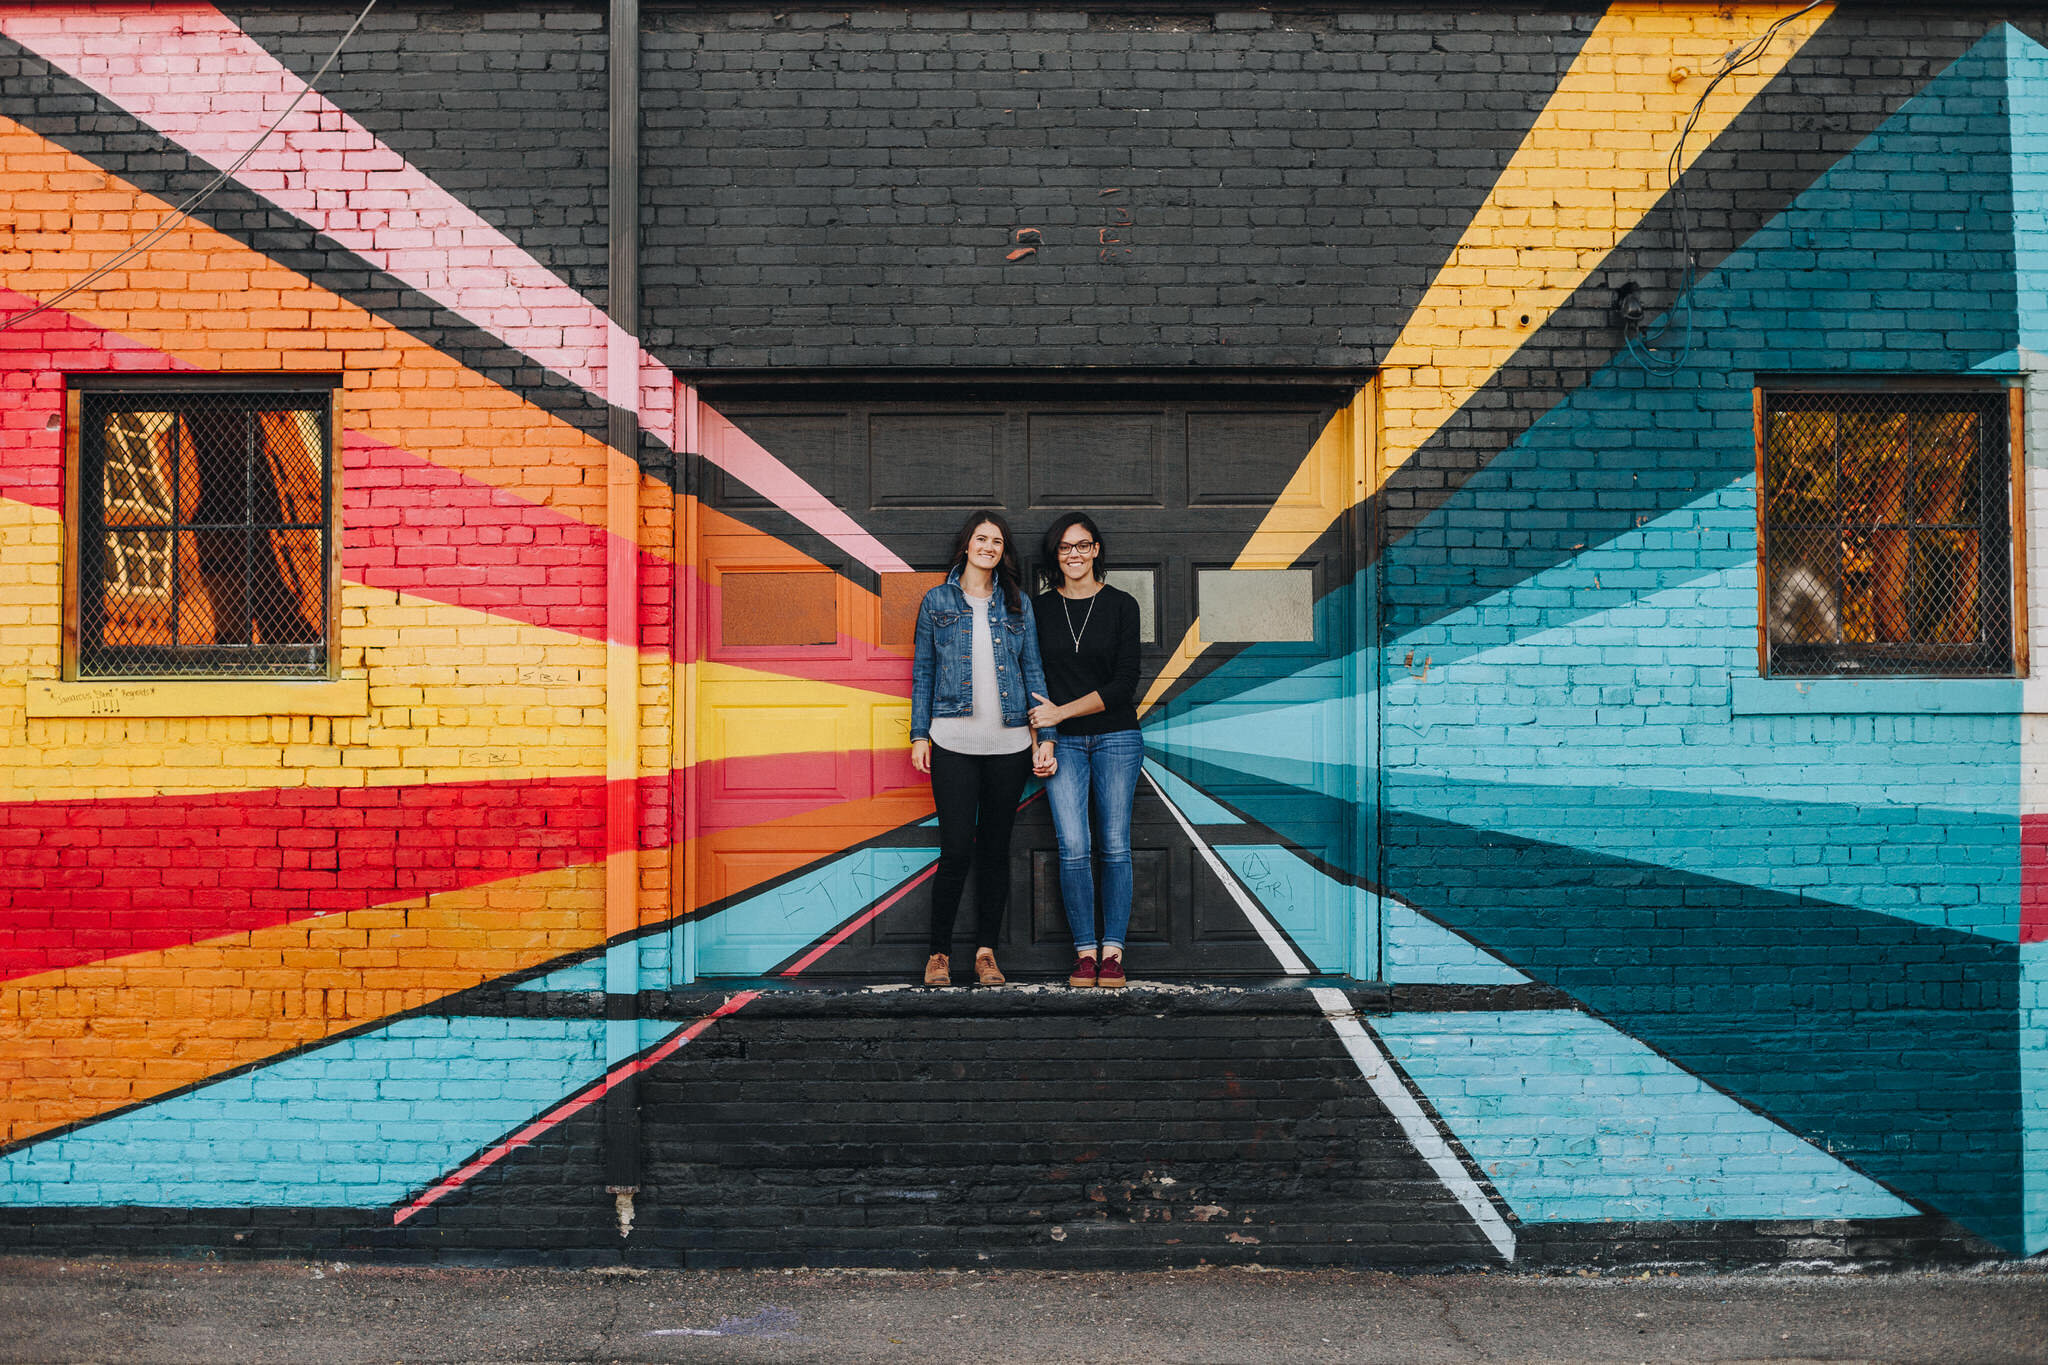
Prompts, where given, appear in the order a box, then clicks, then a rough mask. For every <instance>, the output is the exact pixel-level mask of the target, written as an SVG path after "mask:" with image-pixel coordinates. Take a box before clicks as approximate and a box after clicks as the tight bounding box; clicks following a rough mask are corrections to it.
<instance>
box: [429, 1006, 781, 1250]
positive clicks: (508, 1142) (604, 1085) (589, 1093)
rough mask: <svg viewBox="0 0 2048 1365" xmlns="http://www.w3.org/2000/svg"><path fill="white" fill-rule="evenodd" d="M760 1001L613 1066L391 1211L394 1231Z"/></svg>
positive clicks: (714, 1016) (726, 1009)
mask: <svg viewBox="0 0 2048 1365" xmlns="http://www.w3.org/2000/svg"><path fill="white" fill-rule="evenodd" d="M760 995H761V992H759V991H741V992H740V993H739V994H738V995H735V996H733V997H732V998H731V999H730V1000H727V1001H726V1002H725V1003H724V1004H722V1005H720V1006H719V1007H718V1008H717V1009H715V1010H713V1011H712V1012H711V1013H709V1014H707V1015H705V1016H704V1017H703V1018H701V1019H699V1020H697V1021H696V1022H695V1023H693V1024H691V1025H690V1026H689V1027H687V1028H683V1029H679V1030H677V1031H676V1032H674V1033H672V1034H670V1035H669V1036H668V1037H667V1038H664V1039H663V1040H662V1041H661V1042H659V1043H657V1044H655V1045H654V1046H653V1047H651V1048H649V1049H648V1050H647V1051H645V1052H643V1053H641V1054H639V1055H638V1056H636V1057H632V1058H629V1059H627V1060H626V1061H623V1062H620V1063H619V1064H618V1065H617V1066H615V1067H613V1068H612V1069H611V1070H609V1071H607V1072H605V1074H604V1075H603V1076H602V1077H600V1078H599V1079H597V1080H595V1081H592V1082H591V1083H590V1084H589V1085H587V1086H585V1087H584V1088H583V1089H581V1090H579V1091H577V1092H576V1093H575V1094H573V1095H571V1096H570V1097H569V1098H568V1099H566V1100H563V1101H562V1102H561V1103H560V1104H558V1105H556V1106H555V1107H554V1108H553V1109H550V1110H548V1112H547V1113H545V1114H542V1115H541V1116H540V1117H539V1118H537V1119H535V1120H534V1121H533V1122H531V1123H529V1124H527V1125H526V1126H525V1127H524V1128H521V1129H520V1130H519V1131H518V1132H516V1133H513V1134H512V1135H511V1136H510V1137H508V1138H505V1139H504V1140H503V1141H501V1142H498V1143H496V1144H495V1145H493V1146H491V1147H487V1148H485V1149H484V1150H483V1151H482V1152H480V1153H478V1154H477V1155H476V1156H474V1157H472V1158H470V1159H469V1160H468V1161H467V1162H465V1163H464V1164H463V1165H461V1166H458V1167H457V1168H456V1169H455V1170H453V1171H451V1172H449V1173H448V1174H447V1175H445V1176H443V1177H441V1179H439V1180H437V1181H435V1182H434V1183H433V1184H432V1185H429V1186H428V1187H427V1188H426V1189H425V1190H423V1191H422V1192H421V1193H420V1194H419V1196H418V1197H417V1198H415V1199H414V1200H413V1201H412V1202H411V1203H409V1204H405V1205H403V1206H401V1207H400V1208H398V1209H396V1210H394V1211H393V1212H392V1215H391V1222H392V1225H393V1226H394V1227H395V1226H397V1225H398V1224H400V1223H403V1222H405V1221H406V1220H407V1219H408V1218H411V1217H412V1216H413V1215H414V1214H416V1213H418V1212H420V1210H422V1209H425V1208H428V1207H430V1206H431V1205H434V1204H438V1203H439V1202H441V1200H443V1199H445V1198H446V1197H447V1196H449V1195H451V1194H453V1193H454V1192H455V1191H457V1190H459V1189H461V1188H462V1187H463V1186H464V1185H467V1184H468V1183H469V1182H470V1181H472V1180H474V1179H476V1177H477V1176H479V1175H481V1174H483V1172H485V1171H487V1170H489V1169H490V1168H491V1167H493V1166H495V1165H497V1164H498V1163H499V1162H500V1161H502V1160H504V1159H505V1158H506V1157H507V1156H510V1155H511V1154H512V1153H513V1152H516V1151H518V1150H519V1149H520V1148H521V1147H524V1146H527V1145H528V1144H530V1143H531V1142H532V1141H533V1140H534V1139H535V1138H537V1137H540V1136H541V1135H542V1134H543V1133H546V1132H547V1131H549V1130H550V1129H552V1128H556V1127H559V1126H560V1125H561V1124H562V1123H564V1122H565V1121H567V1120H569V1119H571V1118H574V1117H575V1116H576V1115H577V1114H580V1113H582V1112H583V1111H584V1110H585V1109H588V1108H589V1107H590V1106H591V1105H593V1104H595V1103H597V1102H598V1101H599V1100H600V1099H603V1098H604V1097H605V1096H606V1095H607V1094H609V1093H611V1091H612V1090H614V1089H616V1088H617V1087H618V1086H619V1084H620V1083H621V1082H623V1081H625V1080H626V1078H627V1077H629V1076H637V1075H639V1074H640V1073H641V1072H643V1071H645V1070H647V1068H649V1067H651V1066H655V1065H657V1064H658V1063H660V1062H662V1061H664V1060H666V1059H667V1058H669V1057H671V1056H673V1055H674V1054H675V1053H676V1052H677V1050H679V1049H680V1048H681V1047H682V1046H683V1045H684V1044H686V1043H688V1042H690V1041H692V1040H693V1039H695V1038H697V1037H698V1036H699V1035H700V1034H702V1033H703V1032H704V1030H706V1029H708V1028H710V1027H711V1026H712V1025H713V1024H715V1023H717V1022H718V1021H719V1020H720V1019H723V1018H725V1017H726V1016H727V1015H729V1014H737V1013H738V1012H739V1011H741V1010H743V1009H745V1008H746V1007H747V1006H748V1005H750V1004H752V1003H753V1002H754V1001H755V1000H757V999H759V998H760Z"/></svg>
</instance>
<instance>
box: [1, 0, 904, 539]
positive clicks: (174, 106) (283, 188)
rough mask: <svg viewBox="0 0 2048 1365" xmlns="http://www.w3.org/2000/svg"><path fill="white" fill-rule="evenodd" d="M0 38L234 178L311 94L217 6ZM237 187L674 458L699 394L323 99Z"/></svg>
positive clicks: (848, 521)
mask: <svg viewBox="0 0 2048 1365" xmlns="http://www.w3.org/2000/svg"><path fill="white" fill-rule="evenodd" d="M0 33H4V34H6V35H7V36H8V37H9V38H11V39H13V40H14V41H15V42H17V43H20V44H21V45H22V46H23V47H25V48H27V49H28V50H30V51H31V52H34V53H35V54H36V55H37V56H39V57H41V58H42V59H43V60H45V61H47V62H49V63H50V64H51V65H52V66H55V67H57V68H58V69H59V70H62V71H63V72H65V73H66V74H67V75H70V76H71V77H73V78H74V79H76V80H78V81H80V82H82V83H83V84H85V85H87V86H89V87H90V88H91V89H93V90H94V91H96V92H98V93H99V94H100V95H102V96H104V97H105V98H106V99H108V100H110V101H112V102H113V103H114V104H116V105H118V106H120V107H121V108H122V109H125V110H127V111H128V112H129V113H130V114H133V115H134V116H135V117H136V118H138V119H141V120H142V121H143V122H144V123H147V124H148V125H149V126H151V127H152V128H155V129H156V130H157V131H158V132H160V133H162V134H163V135H164V136H165V137H167V138H169V139H170V140H171V141H173V142H175V143H177V144H178V145H179V146H181V147H183V148H185V150H187V151H189V152H191V153H192V154H193V155H194V156H197V157H199V158H200V159H201V160H203V161H205V162H207V163H208V164H210V165H212V166H214V167H215V168H217V169H225V168H226V167H228V166H230V165H233V164H234V162H235V160H236V158H237V157H239V156H241V155H242V153H243V152H244V151H246V150H247V149H248V148H249V146H250V145H251V144H252V143H254V142H255V141H256V139H257V138H258V137H259V136H260V135H261V134H262V133H263V130H264V129H266V128H268V127H269V126H270V124H271V122H272V120H274V119H276V118H277V116H278V115H279V114H280V113H281V112H282V111H283V110H284V109H285V108H286V107H288V106H289V105H290V103H291V101H292V99H293V98H294V97H295V96H297V95H299V94H300V93H301V92H302V91H304V90H305V82H304V81H302V80H300V79H299V77H298V76H296V75H294V74H293V73H292V72H291V70H290V69H289V68H287V67H286V66H285V65H284V64H283V63H281V62H279V61H278V60H277V59H276V58H275V57H272V56H271V55H270V53H269V52H268V51H266V50H265V49H264V48H263V47H262V45H261V44H259V43H257V42H256V41H255V40H254V39H253V38H251V37H249V35H248V34H246V33H244V32H243V31H242V30H241V29H240V28H239V27H237V26H236V25H235V24H234V23H233V22H232V21H231V20H229V19H228V18H227V17H226V16H225V15H223V14H221V13H220V11H219V10H217V9H215V8H214V7H213V6H211V5H205V4H191V3H163V4H156V5H150V6H146V7H137V6H134V5H106V6H83V5H78V4H75V3H70V2H69V0H65V2H64V3H35V4H30V5H26V6H14V7H7V8H0ZM236 180H237V182H238V183H240V184H241V185H243V186H244V187H245V188H247V189H249V190H251V191H253V192H254V193H256V194H259V195H262V196H263V197H264V198H265V199H268V200H269V201H270V202H271V203H273V204H276V205H277V206H278V207H279V208H281V209H283V210H284V211H285V212H287V213H289V214H291V215H292V216H293V217H295V218H297V219H298V220H299V221H300V222H302V223H305V224H306V225H307V226H308V227H311V228H313V229H315V230H316V231H319V232H322V233H324V234H326V235H327V236H328V237H330V238H332V239H333V240H335V241H337V242H339V243H341V244H342V245H343V246H345V247H347V248H348V249H349V250H350V251H353V252H354V253H355V254H356V255H358V256H360V257H362V258H363V259H364V260H365V261H367V262H368V263H370V264H371V265H373V266H375V267H376V268H377V269H379V270H382V271H383V272H385V273H386V274H388V275H391V276H392V277H393V278H395V279H399V280H403V281H404V282H405V283H406V284H408V285H410V286H411V287H412V288H414V289H417V290H418V291H419V292H420V293H422V294H424V295H426V296H427V297H428V298H431V299H433V300H434V301H435V302H436V303H439V304H441V305H442V306H444V307H446V308H448V309H449V310H451V311H452V312H455V313H457V314H459V315H460V316H462V317H463V318H465V319H467V320H468V321H469V322H471V323H473V324H475V325H476V326H477V327H479V328H481V329H483V330H484V331H486V332H488V333H490V334H491V335H492V336H494V337H496V338H498V339H499V340H500V341H502V342H504V343H505V344H506V345H507V346H510V347H512V348H513V349H515V350H517V351H519V352H520V353H521V354H523V355H526V356H528V357H530V358H531V359H532V360H534V361H535V362H536V363H538V364H540V365H541V366H543V367H544V368H546V369H548V370H550V371H552V372H554V373H555V374H558V375H561V376H562V377H563V378H564V379H567V380H569V381H570V382H571V383H573V384H575V385H577V386H578V387H580V388H582V389H583V390H584V391H585V392H587V393H590V394H593V395H596V396H597V397H600V398H603V399H605V400H606V401H608V402H614V403H618V404H619V405H621V406H624V405H625V403H626V402H627V401H628V400H630V399H631V398H632V396H633V395H631V394H630V393H626V392H621V390H623V389H627V388H630V387H631V384H632V381H633V379H634V377H635V376H637V378H638V382H639V389H640V392H639V405H638V411H639V413H640V417H641V422H642V425H643V426H645V427H646V429H647V430H648V431H649V432H650V433H651V434H654V435H656V436H657V437H659V438H661V439H663V440H664V441H666V442H668V443H669V444H670V445H671V447H672V448H673V445H674V443H675V441H676V439H677V435H678V432H677V428H678V425H679V421H678V419H679V416H680V414H679V412H678V403H679V402H688V401H693V400H694V397H695V395H694V392H693V391H691V390H688V389H686V388H684V387H683V386H681V385H679V384H678V383H677V381H676V377H675V375H674V373H673V372H672V371H671V370H670V369H669V368H668V367H667V366H666V365H663V364H662V363H661V362H660V361H659V360H657V359H656V358H655V357H654V356H652V355H650V354H648V353H647V352H646V351H644V350H642V349H641V348H640V346H639V344H638V342H637V340H636V339H634V338H633V337H630V336H628V335H627V334H626V333H624V332H623V331H621V330H620V329H619V328H618V327H617V325H616V324H614V323H613V322H612V320H611V319H610V318H609V317H607V316H606V315H605V313H604V311H603V310H602V309H599V308H598V307H597V306H596V305H594V304H592V303H591V302H590V301H589V300H588V299H586V298H584V297H583V295H581V294H580V293H578V292H577V291H576V290H575V289H573V288H571V287H570V285H569V284H568V283H567V282H566V281H564V280H562V279H561V278H559V277H558V276H556V275H555V274H554V273H553V272H552V271H550V270H549V269H548V268H547V267H546V266H544V265H542V264H541V263H540V262H539V261H537V260H535V259H534V258H533V257H532V256H531V255H529V254H528V253H527V252H526V251H525V250H523V249H522V248H520V247H519V246H518V245H517V244H515V243H514V242H513V241H512V240H511V239H510V238H509V237H507V236H505V234H504V233H502V232H500V231H499V230H498V229H497V228H495V227H493V226H492V225H491V224H490V223H488V222H486V221H485V220H484V219H483V218H482V217H481V216H480V215H479V214H477V213H476V212H475V211H474V210H473V209H471V208H470V207H469V206H468V205H466V204H464V203H463V202H462V201H461V200H460V199H458V198H456V196H455V195H453V194H451V193H450V192H449V191H447V190H445V189H443V188H442V187H441V186H439V185H437V184H435V183H434V181H433V180H432V179H431V178H429V177H428V176H427V175H426V173H425V172H423V171H421V170H420V169H419V168H418V167H416V166H414V165H412V164H411V163H410V162H408V161H407V160H406V159H405V158H404V157H402V156H400V155H399V154H398V152H397V151H396V150H394V149H393V148H391V147H389V146H387V145H386V144H385V143H383V142H382V141H381V140H380V139H378V138H377V136H376V135H375V134H373V133H371V132H370V131H369V130H368V129H367V128H365V127H363V126H362V125H361V124H360V123H358V122H356V121H355V120H354V119H353V118H350V117H349V116H348V115H347V114H346V113H344V112H342V110H341V109H340V108H338V107H337V106H335V105H334V104H333V103H331V102H330V101H328V100H327V99H325V98H324V97H322V96H321V95H319V94H317V93H314V94H309V95H307V96H306V97H305V99H304V100H302V101H301V102H300V104H299V106H298V108H297V109H296V110H295V111H294V112H293V113H292V115H291V117H290V118H288V119H286V120H285V121H284V123H283V124H282V125H281V126H280V127H279V128H278V130H277V132H276V133H274V134H272V135H271V137H270V139H269V140H268V141H267V142H265V143H264V144H263V146H262V147H261V148H259V149H258V150H257V151H256V153H255V155H253V156H251V157H250V158H249V160H248V162H247V163H246V164H245V165H244V166H243V167H242V169H241V171H240V172H239V173H238V174H237V176H236ZM622 352H623V353H624V354H621V353H622ZM629 357H630V358H629ZM719 420H720V421H723V419H722V418H721V419H719ZM682 425H684V426H687V425H688V424H687V422H683V423H682ZM728 425H729V424H728ZM720 444H721V446H722V447H723V453H722V454H719V455H714V454H711V453H709V452H701V453H704V454H705V457H706V458H707V459H711V460H712V461H713V462H714V463H717V464H719V466H720V467H721V468H723V469H725V470H726V472H727V473H730V474H732V475H733V476H734V477H736V478H739V479H742V480H744V481H745V482H746V483H747V484H749V485H750V486H751V487H753V488H754V489H755V490H757V491H758V492H760V493H761V494H762V495H763V496H764V497H767V498H769V499H771V500H773V501H774V502H776V503H777V504H778V505H779V506H781V507H782V508H783V510H785V511H787V512H789V513H790V515H792V516H794V517H796V518H797V519H798V520H799V521H801V522H803V523H804V524H805V525H806V526H809V527H810V528H811V529H812V530H814V531H816V532H817V533H818V534H820V535H822V536H824V537H825V538H826V539H827V540H829V541H831V542H832V543H833V544H834V545H837V546H838V547H839V548H840V549H842V550H844V551H846V552H847V553H848V554H850V555H852V556H853V557H854V558H855V559H857V560H859V561H860V562H861V563H863V564H865V565H867V566H868V567H869V568H870V569H873V570H874V571H875V572H877V573H900V572H903V571H905V570H906V569H907V568H908V567H909V566H908V565H906V564H905V563H904V562H903V560H902V559H900V558H899V557H898V556H896V555H895V554H894V553H892V552H891V551H890V550H889V549H888V548H887V547H886V546H884V545H883V544H882V543H881V542H880V541H879V540H877V539H875V537H874V536H873V535H871V534H870V533H869V532H868V531H866V530H865V529H863V528H862V527H861V525H860V524H859V523H858V522H856V521H855V520H854V519H853V518H852V517H850V516H848V515H847V514H846V513H845V512H844V511H843V510H841V509H840V508H838V507H837V506H835V505H834V504H833V503H832V502H831V501H830V500H829V499H827V498H825V497H824V496H823V495H822V494H820V493H819V492H818V491H817V490H816V489H814V488H812V487H811V486H810V484H809V483H807V482H805V481H804V479H803V478H802V477H801V476H800V475H798V474H797V473H796V472H795V471H794V470H792V469H790V468H789V467H788V466H787V465H785V464H783V463H782V461H780V460H779V459H777V458H776V457H775V456H774V455H772V454H770V453H769V452H768V451H766V450H763V449H762V448H761V447H760V446H759V445H757V444H755V443H754V442H752V441H750V440H746V439H745V438H744V437H742V438H741V439H740V440H739V441H725V442H721V443H720Z"/></svg>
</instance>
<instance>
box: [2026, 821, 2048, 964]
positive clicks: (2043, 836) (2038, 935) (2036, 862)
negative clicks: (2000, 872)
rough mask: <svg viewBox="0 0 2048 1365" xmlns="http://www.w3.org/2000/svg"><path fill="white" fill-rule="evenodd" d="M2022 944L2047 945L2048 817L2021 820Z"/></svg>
mask: <svg viewBox="0 0 2048 1365" xmlns="http://www.w3.org/2000/svg"><path fill="white" fill-rule="evenodd" d="M2020 942H2022V943H2048V814H2041V815H2023V816H2021V817H2020Z"/></svg>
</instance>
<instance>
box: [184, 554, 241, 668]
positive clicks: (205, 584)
mask: <svg viewBox="0 0 2048 1365" xmlns="http://www.w3.org/2000/svg"><path fill="white" fill-rule="evenodd" d="M188 539H189V540H190V542H191V545H192V551H193V552H192V554H191V555H190V556H189V557H181V558H180V561H179V564H178V569H179V582H178V596H179V599H180V601H181V602H182V603H184V604H185V605H186V607H187V608H188V610H190V611H196V610H197V608H198V607H199V605H200V604H201V603H202V602H203V603H204V604H205V610H206V615H207V616H208V617H210V618H211V622H212V625H211V634H210V635H204V636H202V635H200V634H199V633H198V632H197V631H192V630H188V629H187V628H186V627H187V626H188V625H189V624H190V622H188V621H187V619H186V615H187V613H185V612H181V613H180V615H179V632H178V633H179V640H178V642H179V643H180V644H209V643H210V644H216V645H246V644H248V643H249V593H248V586H249V578H248V575H249V567H250V566H249V533H248V532H247V531H240V530H237V531H193V532H190V533H189V535H188ZM188 565H189V566H190V569H189V571H188V569H187V566H188Z"/></svg>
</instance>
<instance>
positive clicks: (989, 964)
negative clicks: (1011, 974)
mask: <svg viewBox="0 0 2048 1365" xmlns="http://www.w3.org/2000/svg"><path fill="white" fill-rule="evenodd" d="M974 979H975V980H976V981H978V982H980V983H981V984H982V985H984V986H1000V985H1002V984H1003V980H1004V977H1003V969H1002V968H1001V967H998V966H996V953H995V949H993V948H983V949H981V950H980V951H978V952H976V953H975V955H974Z"/></svg>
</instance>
